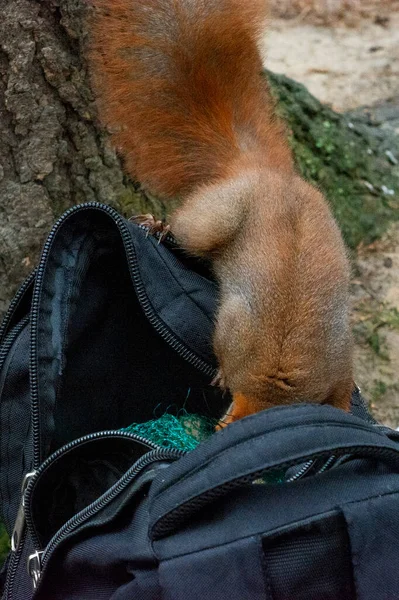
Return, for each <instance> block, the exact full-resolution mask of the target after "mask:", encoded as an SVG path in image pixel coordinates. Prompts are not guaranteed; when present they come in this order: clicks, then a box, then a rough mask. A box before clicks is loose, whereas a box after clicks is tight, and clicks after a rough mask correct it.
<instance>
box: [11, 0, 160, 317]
mask: <svg viewBox="0 0 399 600" xmlns="http://www.w3.org/2000/svg"><path fill="white" fill-rule="evenodd" d="M88 10H89V9H88V2H87V0H0V316H1V313H3V312H4V310H5V308H6V305H7V303H8V301H9V300H10V297H11V295H12V294H13V293H14V292H15V290H16V288H17V287H18V285H19V284H20V282H21V281H22V280H23V278H24V277H25V276H26V275H27V274H28V273H29V272H30V271H31V270H32V267H33V266H34V264H35V262H36V260H37V257H38V253H39V251H40V248H41V245H42V243H43V240H44V238H45V236H46V234H47V232H48V230H49V229H50V227H51V226H52V224H53V222H54V220H55V219H56V218H57V217H58V216H59V215H60V214H61V213H62V212H63V211H64V210H65V209H67V208H68V207H70V206H72V205H74V204H78V203H81V202H90V201H99V202H105V203H108V204H111V205H113V206H115V207H116V208H117V209H119V210H121V211H122V212H128V213H129V212H130V213H132V212H142V211H143V210H144V208H145V206H144V205H145V203H147V210H148V208H150V209H151V208H153V210H156V211H157V212H158V213H159V212H160V211H161V212H162V206H161V205H160V203H156V202H155V204H156V207H155V208H154V207H151V206H150V207H148V203H150V201H149V200H148V199H146V198H143V196H142V194H140V193H139V192H137V191H136V190H137V186H134V185H133V184H132V183H131V182H129V181H128V180H127V179H126V178H125V177H124V175H123V172H122V169H121V163H120V161H119V159H118V158H117V157H116V155H115V153H114V152H113V151H112V150H111V149H110V148H109V146H107V144H106V134H105V133H104V132H103V131H101V130H100V128H99V126H98V124H96V122H95V107H94V104H93V95H92V92H91V90H90V85H89V79H88V73H87V68H86V64H85V60H84V56H85V52H84V50H85V45H86V42H87V32H86V17H87V13H88Z"/></svg>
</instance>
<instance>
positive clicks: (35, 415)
mask: <svg viewBox="0 0 399 600" xmlns="http://www.w3.org/2000/svg"><path fill="white" fill-rule="evenodd" d="M88 208H93V209H97V210H100V211H102V212H104V213H105V214H107V215H109V216H110V217H111V218H112V219H113V221H114V222H115V224H116V226H117V227H118V229H119V233H120V235H121V237H122V241H123V244H124V247H125V252H126V256H127V260H128V265H129V270H130V274H131V277H132V281H133V283H134V287H135V291H136V294H137V298H138V300H139V303H140V305H141V308H142V310H143V312H144V314H145V316H146V317H147V319H148V321H149V322H150V323H151V325H152V326H153V327H154V329H155V330H156V331H157V333H159V335H160V336H161V337H162V338H163V339H164V340H165V341H166V343H167V344H168V345H169V346H170V347H171V348H173V349H174V350H175V351H176V352H177V353H178V354H179V355H180V356H181V357H182V358H183V359H184V360H186V361H187V362H188V363H190V364H192V365H193V366H194V367H196V368H197V369H198V370H199V371H201V372H202V373H204V374H206V375H208V376H209V378H212V376H213V375H214V374H215V369H214V368H213V366H212V365H210V364H209V363H207V362H206V361H204V360H203V359H202V358H200V357H199V356H197V355H196V354H195V353H194V352H193V351H191V350H189V349H188V348H187V347H186V346H185V345H184V344H183V343H182V342H181V341H180V340H179V339H178V338H177V337H176V336H175V335H174V334H173V333H172V332H171V331H170V330H169V329H168V328H167V327H166V326H165V325H164V323H163V322H162V321H161V319H160V318H159V317H158V315H157V314H156V312H155V311H154V309H153V307H152V305H151V303H150V301H149V300H148V298H147V295H146V291H145V287H144V285H143V283H142V281H141V277H140V272H139V270H138V267H137V259H136V253H135V248H134V244H133V242H132V239H131V234H130V231H129V229H128V227H127V225H126V222H125V220H124V218H123V217H121V216H120V215H119V214H118V213H117V212H116V211H115V210H114V209H113V208H111V207H110V206H106V205H104V204H101V203H99V202H88V203H86V204H80V205H78V206H76V207H73V208H70V209H69V210H67V211H66V212H65V213H64V215H63V216H62V217H60V218H59V219H58V221H56V223H55V225H54V227H53V228H52V230H51V232H50V233H49V235H48V238H47V241H46V243H45V245H44V248H43V251H42V256H41V259H40V262H39V265H38V267H37V275H36V282H35V288H34V293H33V299H32V307H31V356H30V377H31V399H32V403H31V409H32V434H33V468H34V469H37V468H38V467H39V465H40V463H41V462H42V457H41V448H40V414H39V382H38V375H37V364H36V362H37V361H36V354H37V352H36V351H37V344H38V339H37V332H38V316H39V315H38V312H39V301H40V292H41V287H42V284H43V277H44V271H45V268H46V265H47V260H48V257H49V253H50V249H51V246H52V244H53V241H54V238H55V235H56V233H57V232H58V230H59V228H60V226H61V225H62V224H63V223H65V221H66V220H67V219H69V218H70V217H71V216H72V215H74V214H76V213H78V212H81V211H84V210H87V209H88Z"/></svg>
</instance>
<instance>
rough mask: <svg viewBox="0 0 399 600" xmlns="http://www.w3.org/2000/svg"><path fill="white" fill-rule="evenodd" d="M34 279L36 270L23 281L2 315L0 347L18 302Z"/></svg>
mask: <svg viewBox="0 0 399 600" xmlns="http://www.w3.org/2000/svg"><path fill="white" fill-rule="evenodd" d="M35 277H36V269H35V270H34V271H32V273H31V274H30V275H28V277H27V278H26V279H25V281H24V282H23V283H22V285H21V286H20V288H19V290H18V291H17V293H16V294H15V296H14V298H13V299H12V300H11V302H10V305H9V307H8V309H7V312H6V314H5V315H4V318H3V321H2V323H1V325H0V345H2V344H3V343H4V339H5V337H6V336H7V335H8V333H7V329H8V327H9V325H10V323H11V321H12V318H13V316H14V314H15V311H16V310H17V308H18V306H19V303H20V301H21V300H22V298H23V296H24V294H25V292H26V290H27V289H28V288H29V286H30V285H31V284H32V283H33V280H34V279H35Z"/></svg>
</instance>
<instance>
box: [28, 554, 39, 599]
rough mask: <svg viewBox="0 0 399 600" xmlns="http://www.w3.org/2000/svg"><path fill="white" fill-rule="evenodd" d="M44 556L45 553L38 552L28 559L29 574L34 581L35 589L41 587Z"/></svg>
mask: <svg viewBox="0 0 399 600" xmlns="http://www.w3.org/2000/svg"><path fill="white" fill-rule="evenodd" d="M42 556H43V552H39V551H37V550H36V552H34V553H33V554H31V555H30V556H29V557H28V573H29V576H30V577H31V579H32V582H33V588H34V589H36V588H37V586H38V585H39V580H40V576H41V574H42Z"/></svg>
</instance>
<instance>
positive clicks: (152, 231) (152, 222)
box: [129, 213, 170, 244]
mask: <svg viewBox="0 0 399 600" xmlns="http://www.w3.org/2000/svg"><path fill="white" fill-rule="evenodd" d="M129 221H131V222H132V223H137V225H143V226H144V227H146V228H147V237H148V236H149V235H157V234H158V244H160V243H161V242H162V241H163V240H164V239H165V237H166V236H167V235H168V233H169V232H170V225H167V224H166V223H164V222H163V221H161V220H160V219H156V218H155V217H154V215H151V214H150V213H148V214H146V215H134V216H133V217H130V219H129Z"/></svg>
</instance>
